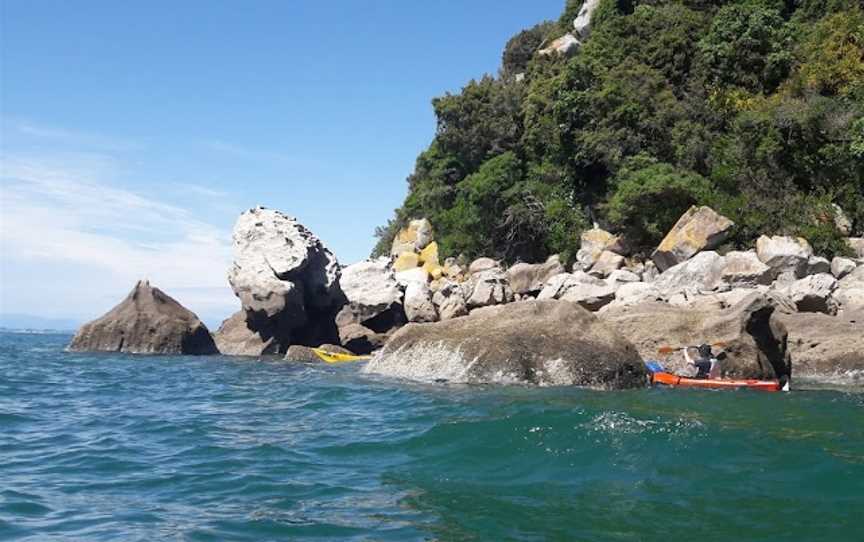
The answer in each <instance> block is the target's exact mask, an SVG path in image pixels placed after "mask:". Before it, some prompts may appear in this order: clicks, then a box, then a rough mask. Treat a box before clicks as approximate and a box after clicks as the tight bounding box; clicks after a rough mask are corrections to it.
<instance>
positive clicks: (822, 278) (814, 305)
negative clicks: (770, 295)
mask: <svg viewBox="0 0 864 542" xmlns="http://www.w3.org/2000/svg"><path fill="white" fill-rule="evenodd" d="M835 289H837V279H835V278H834V276H833V275H830V274H828V273H820V274H818V275H810V276H808V277H804V278H803V279H800V280H796V281H795V282H793V283H791V284H789V285H788V286H786V287H784V288H783V289H782V290H781V292H782V293H783V294H784V295H786V296H788V297H789V299H791V300H792V302H793V303H795V306H796V307H797V308H798V310H799V311H800V312H824V313H825V314H836V313H837V304H836V302H835V301H834V299H833V298H832V294H833V293H834V290H835Z"/></svg>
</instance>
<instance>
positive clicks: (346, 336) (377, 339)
mask: <svg viewBox="0 0 864 542" xmlns="http://www.w3.org/2000/svg"><path fill="white" fill-rule="evenodd" d="M387 337H388V335H387V334H386V333H379V332H376V331H374V330H372V329H369V328H368V327H366V326H364V325H362V324H347V325H344V326H340V327H339V342H340V343H341V344H342V346H343V347H344V348H347V349H348V350H350V351H351V352H355V353H357V354H361V355H365V354H371V353H372V352H374V351H375V350H378V349H379V348H381V347H382V346H384V343H385V342H386V341H387Z"/></svg>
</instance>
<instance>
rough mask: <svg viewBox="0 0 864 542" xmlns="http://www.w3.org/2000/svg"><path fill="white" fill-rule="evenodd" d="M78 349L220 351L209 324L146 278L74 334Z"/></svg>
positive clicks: (76, 348) (207, 352)
mask: <svg viewBox="0 0 864 542" xmlns="http://www.w3.org/2000/svg"><path fill="white" fill-rule="evenodd" d="M69 350H72V351H75V352H90V351H103V352H126V353H130V354H193V355H198V354H218V353H219V352H218V351H217V349H216V345H215V344H214V342H213V338H212V337H211V336H210V332H209V331H208V330H207V326H205V325H204V323H203V322H201V320H199V319H198V317H197V316H195V314H194V313H192V312H191V311H190V310H189V309H187V308H185V307H184V306H183V305H181V304H180V303H178V302H177V301H175V300H174V299H173V298H172V297H170V296H168V295H167V294H166V293H165V292H163V291H162V290H160V289H159V288H154V287H152V286H150V283H149V282H148V281H146V280H141V281H138V283H137V284H136V285H135V287H134V288H133V289H132V291H131V292H129V295H127V296H126V299H124V300H123V301H122V302H120V304H119V305H117V306H116V307H114V308H113V309H111V310H110V311H108V312H107V313H106V314H105V315H104V316H102V317H100V318H98V319H96V320H93V321H92V322H88V323H86V324H84V325H83V326H81V329H79V330H78V332H77V333H76V334H75V336H74V337H73V338H72V343H71V344H70V345H69Z"/></svg>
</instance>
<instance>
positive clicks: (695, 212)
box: [651, 206, 735, 271]
mask: <svg viewBox="0 0 864 542" xmlns="http://www.w3.org/2000/svg"><path fill="white" fill-rule="evenodd" d="M734 225H735V223H734V222H732V221H731V220H729V219H728V218H726V217H725V216H723V215H720V214H717V213H716V212H714V210H713V209H711V208H710V207H704V206H703V207H696V206H693V207H690V209H688V210H687V212H686V213H684V214H683V215H682V216H681V218H679V219H678V222H676V223H675V225H674V226H673V227H672V229H671V230H669V233H667V234H666V237H665V238H664V239H663V241H662V242H661V243H660V246H659V247H657V250H655V251H654V253H653V254H652V255H651V259H652V260H654V263H655V264H657V268H658V269H660V271H665V270H667V269H669V268H670V267H672V266H674V265H678V264H679V263H681V262H684V261H686V260H689V259H690V258H692V257H693V256H694V255H695V254H697V253H698V252H701V251H703V250H713V249H715V248H717V247H718V246H720V244H721V243H722V242H723V241H725V240H726V238H727V236H728V235H729V231H730V230H731V229H732V227H733V226H734Z"/></svg>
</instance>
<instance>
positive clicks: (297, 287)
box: [228, 207, 344, 350]
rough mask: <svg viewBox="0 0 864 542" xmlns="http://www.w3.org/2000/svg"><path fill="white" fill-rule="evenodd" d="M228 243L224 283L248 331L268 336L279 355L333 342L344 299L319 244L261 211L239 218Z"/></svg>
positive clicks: (335, 266)
mask: <svg viewBox="0 0 864 542" xmlns="http://www.w3.org/2000/svg"><path fill="white" fill-rule="evenodd" d="M232 240H233V248H234V262H233V264H232V266H231V269H230V270H229V272H228V282H229V283H230V284H231V288H232V289H233V290H234V294H235V295H236V296H237V297H238V298H239V299H240V302H241V305H242V309H243V310H244V311H245V312H246V313H247V317H246V322H247V325H248V326H249V327H250V329H251V330H252V331H254V332H260V333H264V334H268V335H270V334H272V335H273V336H274V337H275V340H276V342H277V343H278V344H279V348H280V350H281V349H286V348H287V347H288V345H290V344H295V343H296V344H301V343H302V344H312V343H314V344H319V343H320V342H324V341H327V340H329V339H332V338H335V334H336V330H335V327H334V326H333V317H334V315H335V313H336V311H337V310H338V309H339V307H341V306H342V304H343V303H344V297H343V296H342V291H341V290H340V289H339V263H338V262H337V261H336V257H335V256H333V253H331V252H330V251H329V250H328V249H327V247H325V246H324V244H323V243H322V242H321V240H319V239H318V238H317V237H315V235H313V234H312V232H310V231H309V230H308V229H306V227H304V226H303V225H302V224H300V223H299V222H297V221H296V220H295V219H294V218H292V217H289V216H287V215H284V214H282V213H280V212H279V211H275V210H271V209H265V208H263V207H256V208H254V209H251V210H249V211H246V212H244V213H243V214H241V215H240V218H239V219H238V220H237V223H236V224H235V225H234V232H233V235H232ZM316 341H317V342H316Z"/></svg>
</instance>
